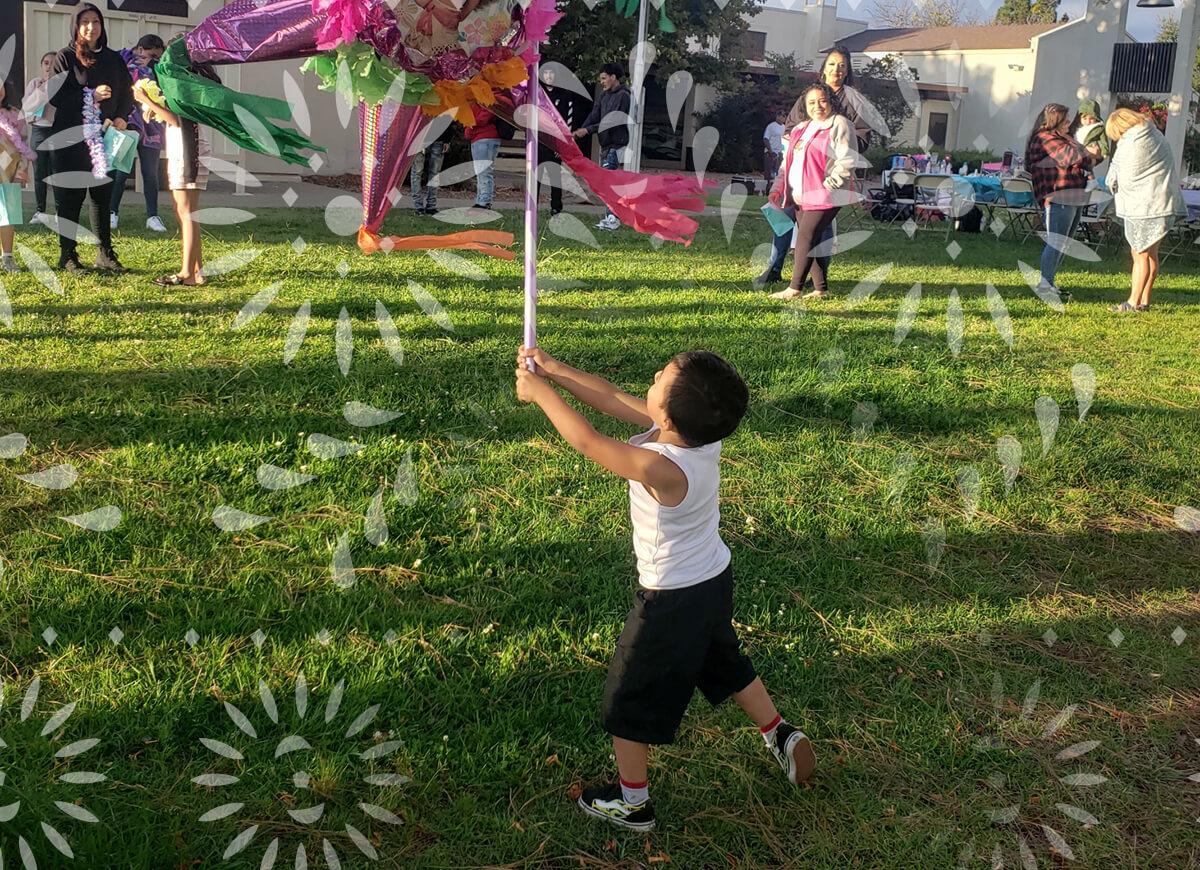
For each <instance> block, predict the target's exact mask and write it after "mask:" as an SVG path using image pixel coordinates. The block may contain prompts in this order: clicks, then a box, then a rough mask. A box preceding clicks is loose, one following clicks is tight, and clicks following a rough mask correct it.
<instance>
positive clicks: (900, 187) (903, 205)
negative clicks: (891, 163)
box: [887, 169, 917, 224]
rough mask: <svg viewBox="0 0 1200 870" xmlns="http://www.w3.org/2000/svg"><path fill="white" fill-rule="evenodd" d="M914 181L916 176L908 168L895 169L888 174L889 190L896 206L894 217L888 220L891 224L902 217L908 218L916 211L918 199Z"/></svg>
mask: <svg viewBox="0 0 1200 870" xmlns="http://www.w3.org/2000/svg"><path fill="white" fill-rule="evenodd" d="M914 181H916V176H915V175H913V174H912V173H911V172H909V171H908V170H906V169H893V170H892V172H891V174H890V175H889V176H888V191H887V192H888V194H889V196H890V197H891V201H892V203H893V204H894V205H895V206H896V208H895V210H894V212H893V214H892V219H891V220H890V221H888V223H889V224H891V223H895V222H896V221H897V220H898V219H899V218H902V217H903V218H905V219H906V220H907V219H908V218H910V217H912V216H913V214H914V213H915V211H916V206H917V200H916V196H915V189H914V188H913V182H914Z"/></svg>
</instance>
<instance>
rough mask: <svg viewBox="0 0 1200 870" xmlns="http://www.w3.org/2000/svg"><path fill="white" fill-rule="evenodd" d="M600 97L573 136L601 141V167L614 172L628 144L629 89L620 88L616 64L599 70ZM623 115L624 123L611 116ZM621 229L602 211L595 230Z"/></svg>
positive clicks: (619, 71)
mask: <svg viewBox="0 0 1200 870" xmlns="http://www.w3.org/2000/svg"><path fill="white" fill-rule="evenodd" d="M600 87H601V88H602V89H603V90H601V91H600V96H599V97H598V98H597V100H596V102H595V104H594V105H593V106H592V111H591V113H589V114H588V116H587V118H586V119H585V120H584V122H583V126H582V127H580V128H579V129H578V130H575V131H574V132H573V134H572V135H574V137H575V138H576V139H582V138H583V137H584V136H587V135H589V134H592V133H595V134H597V137H598V138H599V140H600V165H601V166H603V167H604V168H605V169H616V168H617V166H618V164H619V163H620V160H619V159H618V156H617V153H618V152H619V151H620V149H622V148H624V147H625V146H627V145H628V144H629V123H628V121H629V105H630V94H629V88H627V87H625V85H623V84H621V68H620V67H619V66H617V65H616V64H615V63H606V64H605V65H604V66H603V67H602V68H601V70H600ZM618 114H619V115H624V117H625V123H621V121H620V119H619V118H612V117H610V116H613V115H618ZM620 226H621V222H620V221H619V220H617V216H616V215H615V214H613V213H612V212H611V211H609V210H608V208H607V207H606V208H605V209H604V217H603V218H601V220H600V223H598V224H596V229H598V230H615V229H618V228H619V227H620Z"/></svg>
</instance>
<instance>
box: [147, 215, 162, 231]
mask: <svg viewBox="0 0 1200 870" xmlns="http://www.w3.org/2000/svg"><path fill="white" fill-rule="evenodd" d="M146 229H148V230H154V232H156V233H165V232H166V231H167V228H166V227H165V226H163V222H162V218H160V217H159V216H158V215H155V216H154V217H149V218H146Z"/></svg>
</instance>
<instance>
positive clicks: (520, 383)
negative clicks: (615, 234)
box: [517, 368, 688, 507]
mask: <svg viewBox="0 0 1200 870" xmlns="http://www.w3.org/2000/svg"><path fill="white" fill-rule="evenodd" d="M517 398H518V399H520V400H521V401H522V402H536V403H537V404H538V405H539V406H540V407H541V409H542V410H543V411H545V412H546V416H547V417H549V418H550V422H551V423H553V424H554V428H555V429H557V430H558V433H559V434H560V435H562V437H563V439H564V440H565V441H566V442H567V443H568V444H570V445H571V446H572V447H574V448H575V449H576V450H578V451H579V452H580V453H582V454H583V455H584V456H586V457H587V458H588V459H591V460H592V461H593V462H597V463H599V464H600V465H602V466H604V467H605V468H607V469H608V470H609V471H611V472H612V473H613V474H616V475H619V476H621V477H623V478H625V479H626V480H636V481H637V482H638V483H640V484H642V485H643V486H645V487H646V489H647V490H649V492H650V494H651V495H652V496H654V498H655V500H657V501H658V503H659V504H662V505H666V506H667V507H674V506H675V505H677V504H679V503H680V502H681V501H683V498H684V496H686V495H687V488H688V484H687V477H686V475H684V473H683V470H682V469H681V468H680V467H679V466H678V465H676V464H675V463H674V462H672V461H671V460H670V459H668V458H667V457H665V456H663V455H662V454H661V453H656V452H654V451H653V450H646V449H644V448H642V447H634V446H633V445H631V444H626V443H625V442H624V441H618V440H617V439H616V438H609V437H608V436H607V435H601V434H600V433H599V432H597V431H596V429H595V427H594V426H592V424H591V423H589V422H588V420H587V418H586V417H584V416H583V415H582V414H580V413H579V412H578V411H576V410H575V409H574V408H572V407H571V406H570V405H568V404H567V401H566V399H564V398H563V397H562V395H560V394H559V392H558V390H556V389H554V387H552V386H550V384H548V383H547V382H546V381H545V380H543V379H542V378H540V377H538V376H537V375H535V374H534V373H533V372H531V371H529V370H528V369H526V368H519V369H517Z"/></svg>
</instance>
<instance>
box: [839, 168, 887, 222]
mask: <svg viewBox="0 0 1200 870" xmlns="http://www.w3.org/2000/svg"><path fill="white" fill-rule="evenodd" d="M852 183H853V184H854V202H853V203H852V204H850V205H848V206H846V207H845V208H843V209H842V210H841V211H840V212H839V213H838V220H839V221H843V222H844V225H845V227H846V228H849V227H854V226H860V225H861V224H863V223H865V222H867V221H870V220H871V209H873V208H874V207H875V206H877V205H880V204H882V203H883V202H884V200H885V199H886V197H887V193H886V192H885V191H884V189H883V188H881V187H873V188H869V187H867V186H866V184H867V182H866V181H864V180H862V179H858V178H855V179H853V181H852Z"/></svg>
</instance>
